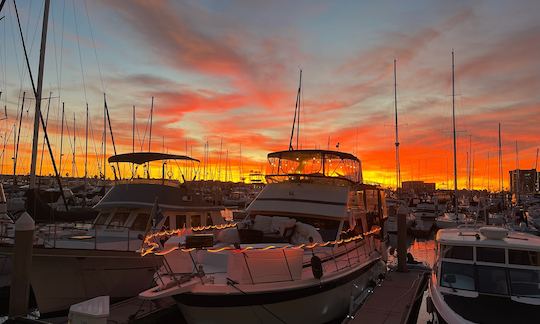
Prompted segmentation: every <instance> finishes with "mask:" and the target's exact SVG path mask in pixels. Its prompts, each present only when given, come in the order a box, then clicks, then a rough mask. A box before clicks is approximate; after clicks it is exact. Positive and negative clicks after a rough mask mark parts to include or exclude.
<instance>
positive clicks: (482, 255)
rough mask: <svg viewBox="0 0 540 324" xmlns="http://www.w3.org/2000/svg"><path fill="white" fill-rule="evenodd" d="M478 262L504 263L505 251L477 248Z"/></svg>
mask: <svg viewBox="0 0 540 324" xmlns="http://www.w3.org/2000/svg"><path fill="white" fill-rule="evenodd" d="M476 261H483V262H493V263H504V249H498V248H491V247H477V248H476Z"/></svg>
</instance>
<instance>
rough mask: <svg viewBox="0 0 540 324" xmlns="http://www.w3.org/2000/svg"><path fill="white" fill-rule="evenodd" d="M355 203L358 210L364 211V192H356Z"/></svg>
mask: <svg viewBox="0 0 540 324" xmlns="http://www.w3.org/2000/svg"><path fill="white" fill-rule="evenodd" d="M356 193H357V197H358V198H357V203H358V207H359V208H360V210H365V207H364V192H363V191H357V192H356Z"/></svg>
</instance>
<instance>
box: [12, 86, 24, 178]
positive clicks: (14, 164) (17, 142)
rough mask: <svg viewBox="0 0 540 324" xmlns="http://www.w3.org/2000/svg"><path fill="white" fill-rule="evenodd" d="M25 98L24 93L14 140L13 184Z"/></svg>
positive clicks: (15, 174)
mask: <svg viewBox="0 0 540 324" xmlns="http://www.w3.org/2000/svg"><path fill="white" fill-rule="evenodd" d="M25 98H26V92H23V100H22V105H21V114H20V116H19V128H18V129H17V139H16V140H15V146H14V148H15V152H14V154H13V184H17V159H18V158H19V141H20V139H21V124H22V118H23V111H24V99H25ZM14 134H15V133H14ZM14 138H15V137H14Z"/></svg>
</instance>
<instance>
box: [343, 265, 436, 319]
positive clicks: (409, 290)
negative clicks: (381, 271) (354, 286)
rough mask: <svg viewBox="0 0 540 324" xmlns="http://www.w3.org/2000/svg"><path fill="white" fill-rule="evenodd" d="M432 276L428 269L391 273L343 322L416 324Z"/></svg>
mask: <svg viewBox="0 0 540 324" xmlns="http://www.w3.org/2000/svg"><path fill="white" fill-rule="evenodd" d="M429 274H430V272H429V271H428V270H425V269H410V270H409V271H408V272H396V271H392V272H389V273H388V274H387V276H386V278H385V279H384V280H383V281H382V283H381V285H380V286H377V287H376V288H375V289H374V290H373V293H372V294H371V295H370V296H369V297H368V298H367V300H366V301H365V302H364V304H363V305H362V306H361V307H360V308H359V309H357V310H356V312H355V313H354V315H353V316H351V317H349V318H347V319H346V320H345V321H344V322H343V323H348V324H359V323H370V324H383V323H384V324H398V323H408V322H409V321H410V320H412V321H414V319H415V318H416V316H417V315H418V309H419V306H420V302H421V299H422V296H423V292H424V290H425V289H426V287H427V283H428V280H429Z"/></svg>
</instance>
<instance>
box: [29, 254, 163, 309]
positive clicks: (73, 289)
mask: <svg viewBox="0 0 540 324" xmlns="http://www.w3.org/2000/svg"><path fill="white" fill-rule="evenodd" d="M160 264H161V258H159V257H155V256H152V257H150V258H147V257H144V258H143V257H141V256H140V255H139V254H138V253H137V252H133V251H132V252H130V251H99V250H75V249H47V248H34V253H33V257H32V269H31V277H30V281H31V286H32V289H33V291H34V295H35V297H36V301H37V304H38V309H39V311H40V313H41V314H50V313H55V312H63V311H66V310H67V309H69V307H70V306H71V305H73V304H76V303H79V302H81V301H84V300H88V299H91V298H94V297H97V296H103V295H107V296H110V297H111V299H112V300H120V299H126V298H129V297H133V296H136V295H137V294H138V293H139V292H141V291H142V290H144V289H148V288H149V287H151V286H152V285H153V284H154V282H153V275H154V272H155V269H156V267H157V266H159V265H160Z"/></svg>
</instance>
